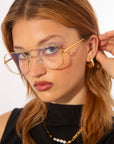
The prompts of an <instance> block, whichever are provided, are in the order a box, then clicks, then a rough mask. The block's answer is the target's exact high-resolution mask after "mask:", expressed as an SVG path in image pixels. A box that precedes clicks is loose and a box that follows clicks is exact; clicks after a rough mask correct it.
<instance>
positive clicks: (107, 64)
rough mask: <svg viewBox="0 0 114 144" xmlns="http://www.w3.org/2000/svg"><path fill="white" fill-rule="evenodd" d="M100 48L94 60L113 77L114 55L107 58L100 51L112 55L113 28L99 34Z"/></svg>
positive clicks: (113, 47)
mask: <svg viewBox="0 0 114 144" xmlns="http://www.w3.org/2000/svg"><path fill="white" fill-rule="evenodd" d="M98 38H99V45H100V50H98V52H97V54H96V60H97V61H99V62H100V64H101V65H102V67H103V69H104V70H105V71H106V72H107V73H108V74H109V75H110V76H111V77H112V78H113V79H114V57H113V58H108V57H107V56H105V55H104V54H103V53H102V51H104V50H105V51H107V52H109V53H111V54H112V55H113V56H114V30H113V31H109V32H106V33H105V34H101V35H99V37H98Z"/></svg>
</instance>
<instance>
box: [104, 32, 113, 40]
mask: <svg viewBox="0 0 114 144" xmlns="http://www.w3.org/2000/svg"><path fill="white" fill-rule="evenodd" d="M105 34H106V36H107V37H108V38H112V37H114V30H112V31H108V32H106V33H105Z"/></svg>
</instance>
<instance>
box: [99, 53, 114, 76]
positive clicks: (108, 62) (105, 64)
mask: <svg viewBox="0 0 114 144" xmlns="http://www.w3.org/2000/svg"><path fill="white" fill-rule="evenodd" d="M96 60H97V61H99V63H100V64H101V66H102V68H103V69H104V70H105V71H106V72H107V73H108V74H109V75H110V76H111V77H112V78H114V59H113V58H108V57H107V56H106V55H104V54H103V53H102V52H101V51H98V53H97V55H96Z"/></svg>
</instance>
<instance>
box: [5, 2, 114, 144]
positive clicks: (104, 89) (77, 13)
mask: <svg viewBox="0 0 114 144" xmlns="http://www.w3.org/2000/svg"><path fill="white" fill-rule="evenodd" d="M20 18H25V19H26V20H29V19H33V18H42V19H53V20H55V21H57V22H59V23H61V24H63V25H65V26H67V27H70V28H76V30H78V33H79V35H80V38H89V37H90V36H91V35H98V34H99V28H98V24H97V19H96V16H95V13H94V10H93V8H92V7H91V5H90V3H89V2H88V0H15V1H14V3H13V4H12V6H11V8H10V9H9V12H8V13H7V15H6V17H5V19H4V21H3V23H2V33H3V40H4V43H5V45H6V47H7V49H8V51H9V52H13V40H12V28H13V25H14V24H15V22H16V21H17V20H19V19H20ZM22 79H23V80H24V81H25V82H26V85H27V91H28V95H29V96H33V99H32V100H31V101H30V102H29V103H28V104H27V105H26V106H25V107H24V108H23V110H22V112H21V115H20V117H19V119H18V121H17V132H18V134H19V136H20V137H21V138H22V140H23V144H26V143H27V144H31V143H32V144H35V141H34V140H33V139H32V137H31V136H30V134H29V131H30V129H31V128H32V127H34V126H35V125H38V124H39V123H41V116H42V115H43V114H45V116H46V113H47V111H48V105H47V104H45V103H43V102H42V101H41V100H40V99H39V98H38V96H37V94H36V93H35V92H34V91H33V89H32V88H31V86H30V84H29V83H28V81H27V80H26V79H25V78H24V77H22ZM86 83H87V87H88V97H87V101H86V103H85V105H84V106H83V111H82V115H81V121H80V126H81V127H83V129H84V130H83V132H82V136H83V142H84V144H85V143H86V144H96V143H97V141H98V140H99V139H100V138H101V137H102V136H103V135H104V134H105V133H107V132H108V131H110V130H111V129H112V123H113V121H112V115H113V113H112V107H111V106H112V105H114V103H113V100H112V98H111V94H110V92H111V78H110V76H109V75H108V74H107V73H106V72H105V71H104V70H103V69H102V67H101V65H100V64H99V62H98V61H96V60H95V67H94V68H93V69H90V68H88V67H87V68H86Z"/></svg>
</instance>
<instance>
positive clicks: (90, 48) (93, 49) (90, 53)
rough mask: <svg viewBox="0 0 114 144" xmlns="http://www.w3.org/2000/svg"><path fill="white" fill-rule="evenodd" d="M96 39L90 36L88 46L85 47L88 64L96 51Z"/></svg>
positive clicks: (94, 36)
mask: <svg viewBox="0 0 114 144" xmlns="http://www.w3.org/2000/svg"><path fill="white" fill-rule="evenodd" d="M98 42H99V40H98V37H97V36H96V35H92V36H91V37H90V38H89V40H88V46H87V62H90V60H91V59H94V58H95V56H96V54H97V50H98Z"/></svg>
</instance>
